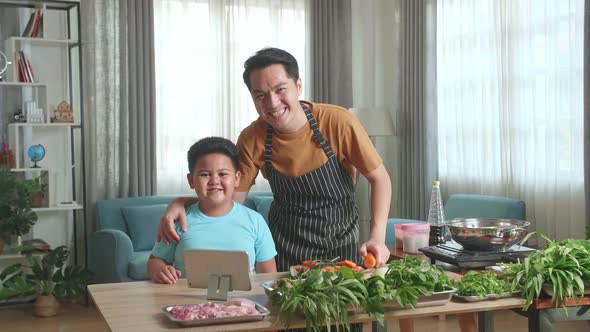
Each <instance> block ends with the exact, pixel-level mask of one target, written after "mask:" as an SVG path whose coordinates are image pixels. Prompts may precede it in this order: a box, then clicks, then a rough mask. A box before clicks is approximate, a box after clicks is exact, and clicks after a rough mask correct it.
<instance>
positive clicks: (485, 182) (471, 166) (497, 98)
mask: <svg viewBox="0 0 590 332" xmlns="http://www.w3.org/2000/svg"><path fill="white" fill-rule="evenodd" d="M583 15H584V0H560V1H555V0H488V1H483V0H482V1H472V0H442V1H438V2H437V95H438V104H437V106H438V124H439V125H438V139H439V173H440V177H441V181H442V183H443V184H445V185H446V191H447V192H448V193H477V194H489V195H499V196H508V197H514V198H518V199H522V200H524V201H525V203H526V208H527V219H529V220H531V221H533V222H534V224H533V226H534V227H533V230H534V229H536V230H537V231H542V232H544V233H546V234H547V235H549V236H550V237H551V238H555V239H564V238H568V237H572V238H582V237H583V234H584V227H585V221H584V218H585V216H584V213H585V212H584V191H583V190H584V175H583V168H584V167H583V159H584V158H583V141H582V140H583V105H582V102H583V98H582V87H583V74H582V73H583V72H582V68H583V63H582V56H583V45H584V43H583V33H584V22H583V20H584V18H583Z"/></svg>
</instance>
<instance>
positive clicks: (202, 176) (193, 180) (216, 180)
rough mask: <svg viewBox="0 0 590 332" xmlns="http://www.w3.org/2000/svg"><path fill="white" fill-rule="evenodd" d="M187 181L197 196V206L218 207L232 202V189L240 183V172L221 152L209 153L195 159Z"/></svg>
mask: <svg viewBox="0 0 590 332" xmlns="http://www.w3.org/2000/svg"><path fill="white" fill-rule="evenodd" d="M186 177H187V179H188V183H189V185H190V187H191V189H194V190H195V192H196V193H197V195H198V196H199V206H201V207H205V206H206V207H210V208H213V207H220V208H223V207H224V206H225V204H228V203H231V202H232V195H233V193H234V189H235V188H237V187H238V186H239V185H240V172H239V171H237V170H236V168H235V167H234V165H233V163H232V161H231V159H230V158H229V157H228V156H226V155H224V154H222V153H210V154H208V155H205V156H203V157H201V158H200V159H199V160H197V162H196V164H195V167H194V169H193V172H192V173H189V174H187V176H186Z"/></svg>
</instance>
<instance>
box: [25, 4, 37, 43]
mask: <svg viewBox="0 0 590 332" xmlns="http://www.w3.org/2000/svg"><path fill="white" fill-rule="evenodd" d="M36 14H37V11H36V10H35V11H34V12H32V13H31V16H30V17H29V21H28V22H27V26H26V27H25V30H24V31H23V34H22V37H29V36H30V35H31V30H32V29H33V22H35V15H36Z"/></svg>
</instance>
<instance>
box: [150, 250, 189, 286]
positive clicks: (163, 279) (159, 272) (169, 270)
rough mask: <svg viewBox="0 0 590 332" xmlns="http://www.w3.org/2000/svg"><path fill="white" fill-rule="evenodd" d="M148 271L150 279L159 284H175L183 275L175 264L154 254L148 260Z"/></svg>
mask: <svg viewBox="0 0 590 332" xmlns="http://www.w3.org/2000/svg"><path fill="white" fill-rule="evenodd" d="M147 271H148V275H149V277H150V280H152V281H153V282H155V283H157V284H175V283H176V282H177V281H178V277H180V275H181V272H180V271H178V270H177V269H175V268H174V267H173V266H171V265H168V264H167V263H166V262H164V260H162V259H160V258H156V257H154V256H152V255H150V259H149V260H148V264H147Z"/></svg>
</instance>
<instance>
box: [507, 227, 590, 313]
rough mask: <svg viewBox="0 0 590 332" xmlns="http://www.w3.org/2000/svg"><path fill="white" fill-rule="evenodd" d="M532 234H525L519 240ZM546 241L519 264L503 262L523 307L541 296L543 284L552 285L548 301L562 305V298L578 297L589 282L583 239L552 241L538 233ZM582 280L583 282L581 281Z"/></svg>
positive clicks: (589, 264) (588, 260)
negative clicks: (551, 293)
mask: <svg viewBox="0 0 590 332" xmlns="http://www.w3.org/2000/svg"><path fill="white" fill-rule="evenodd" d="M533 234H534V233H530V234H529V235H527V236H526V237H525V238H524V239H523V242H524V241H526V240H528V238H529V237H530V236H531V235H533ZM538 235H540V236H541V237H543V238H544V239H545V240H547V241H548V242H549V243H548V244H547V247H546V248H545V249H544V250H542V251H537V252H535V253H532V254H531V255H529V256H528V257H526V258H525V259H524V261H523V262H522V263H520V262H519V263H515V264H504V265H505V266H506V267H507V268H506V271H505V275H504V278H505V279H507V280H510V281H511V282H512V290H521V291H522V296H523V297H524V298H525V299H526V304H525V306H524V310H527V309H528V307H529V306H530V305H531V304H532V302H533V300H535V299H538V298H539V297H540V296H541V292H542V290H543V285H544V284H550V285H551V287H552V288H553V295H552V298H551V303H553V304H555V305H563V306H564V307H565V302H564V297H571V298H573V299H574V300H578V299H579V298H581V297H582V296H583V293H584V288H585V287H586V286H588V283H589V282H590V252H589V250H588V246H589V245H590V244H589V243H587V241H585V242H582V241H584V240H566V241H562V242H556V241H553V240H551V239H549V238H547V237H546V236H545V235H543V234H541V233H538ZM584 281H586V282H584Z"/></svg>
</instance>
